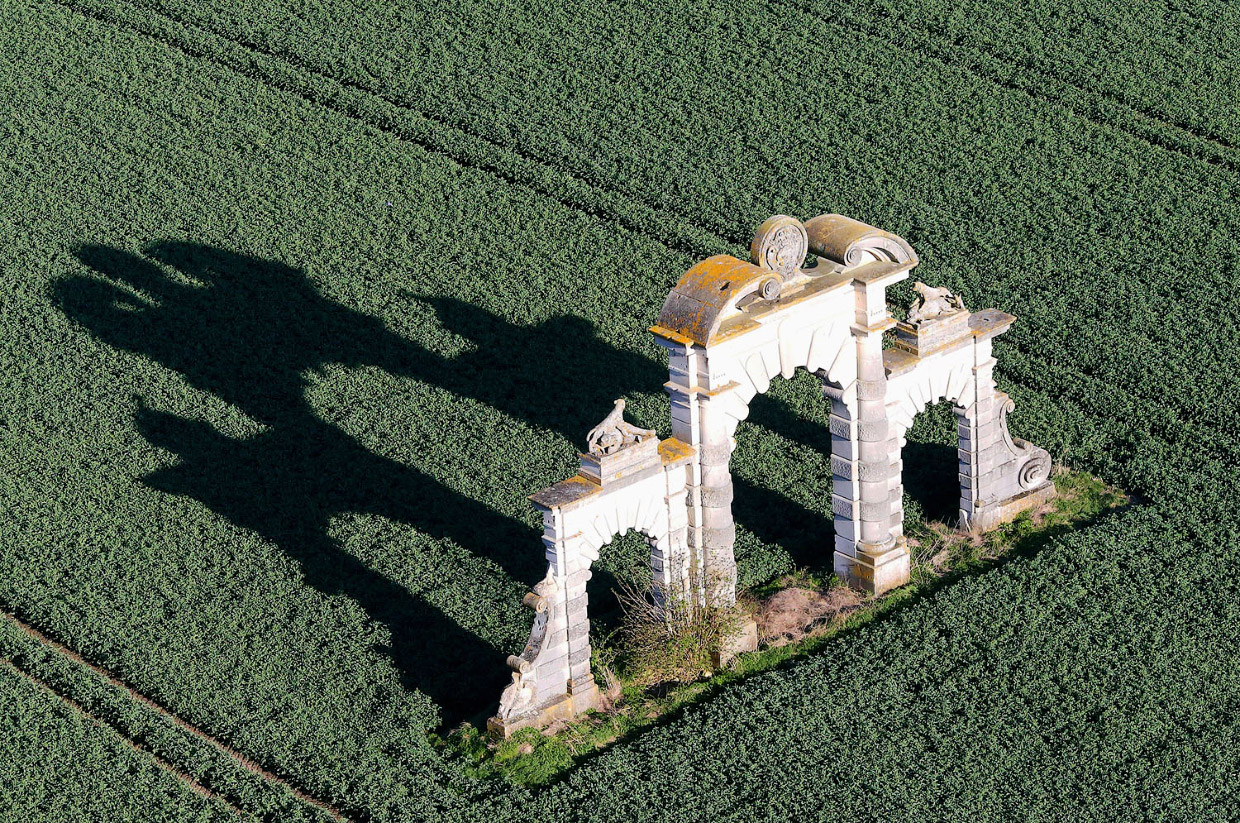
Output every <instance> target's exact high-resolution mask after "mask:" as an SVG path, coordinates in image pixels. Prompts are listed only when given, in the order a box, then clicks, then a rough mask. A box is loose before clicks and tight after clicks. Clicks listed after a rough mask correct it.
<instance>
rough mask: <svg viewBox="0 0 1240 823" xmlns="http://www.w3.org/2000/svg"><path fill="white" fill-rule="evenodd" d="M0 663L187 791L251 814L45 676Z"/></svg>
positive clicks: (240, 813)
mask: <svg viewBox="0 0 1240 823" xmlns="http://www.w3.org/2000/svg"><path fill="white" fill-rule="evenodd" d="M0 666H4V667H5V668H8V669H9V670H10V671H12V672H13V673H15V674H16V675H17V676H18V677H20V678H22V679H23V680H25V681H27V682H29V683H31V684H33V685H34V686H36V687H38V688H39V689H40V690H41V691H45V692H47V693H48V694H50V695H51V696H52V697H54V698H56V699H57V700H58V701H60V702H61V703H64V704H65V705H66V706H68V707H69V709H70V710H71V711H72V712H73V713H74V714H76V715H78V716H79V717H81V718H83V719H84V720H87V721H89V722H90V723H92V724H93V725H95V726H101V727H103V728H107V729H110V730H111V731H112V732H113V733H114V734H116V735H117V736H118V737H120V739H121V740H123V741H124V742H125V745H127V746H129V748H131V749H133V750H134V751H136V752H139V753H141V754H144V755H146V756H147V757H149V758H150V759H151V760H152V761H154V763H155V765H156V766H158V767H159V768H161V769H163V770H164V771H166V772H168V773H169V774H171V775H172V776H173V777H175V778H177V779H178V780H180V781H181V782H182V783H184V784H185V785H187V786H188V787H189V789H190V791H192V792H193V793H194V794H196V795H198V796H199V797H203V798H206V799H207V800H218V801H220V802H221V803H223V804H224V805H226V806H228V808H230V809H232V810H233V812H235V813H236V815H237V816H238V817H253V815H251V814H249V813H248V812H246V811H245V810H244V809H242V808H241V807H240V806H238V805H237V804H235V803H233V802H232V801H231V800H229V799H228V798H227V797H224V796H223V795H221V794H219V793H217V792H214V791H212V790H211V789H208V788H207V787H206V786H204V785H202V784H201V783H199V782H198V781H197V780H196V779H195V778H194V776H193V775H191V774H190V773H189V772H186V771H184V770H183V769H181V768H180V767H179V766H177V765H175V764H173V763H170V762H168V761H167V760H165V759H164V758H162V757H160V756H159V755H158V754H156V753H155V752H153V751H151V750H150V749H149V748H147V747H146V746H143V745H142V744H141V743H139V742H138V741H136V740H134V739H133V738H132V737H130V736H129V735H127V734H125V732H124V731H123V730H122V729H119V728H117V727H116V726H115V725H113V724H112V723H109V722H108V721H106V720H104V719H103V718H102V717H100V716H99V715H97V714H95V713H93V712H91V711H90V710H89V709H87V708H86V707H85V706H83V705H82V704H81V703H79V702H77V701H76V700H74V699H73V698H72V697H70V696H69V695H67V694H64V693H63V692H61V691H59V690H58V689H57V688H56V687H55V686H53V685H52V684H50V683H48V682H47V681H46V680H44V679H42V678H41V677H38V676H37V675H35V674H32V673H31V672H28V671H26V670H25V669H23V668H22V667H21V666H19V665H17V664H16V663H14V662H13V661H12V660H10V659H8V658H4V657H0Z"/></svg>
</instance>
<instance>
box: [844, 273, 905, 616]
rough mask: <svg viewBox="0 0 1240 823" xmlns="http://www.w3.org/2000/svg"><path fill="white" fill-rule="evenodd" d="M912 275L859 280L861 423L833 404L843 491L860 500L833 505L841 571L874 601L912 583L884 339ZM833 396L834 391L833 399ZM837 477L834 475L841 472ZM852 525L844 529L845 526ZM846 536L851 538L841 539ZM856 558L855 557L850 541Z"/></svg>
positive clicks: (858, 402)
mask: <svg viewBox="0 0 1240 823" xmlns="http://www.w3.org/2000/svg"><path fill="white" fill-rule="evenodd" d="M905 276H907V274H906V273H905V272H897V273H892V272H884V271H879V272H874V273H870V274H867V275H863V276H858V277H857V278H855V279H854V281H853V287H854V292H855V295H856V322H855V323H854V324H853V327H852V333H853V338H854V341H855V343H856V356H857V381H856V383H855V392H856V394H855V400H854V404H855V406H854V407H855V409H856V415H855V416H856V423H855V424H853V425H850V426H848V427H847V428H846V427H845V425H844V421H843V420H842V419H839V418H840V415H838V414H837V411H838V406H840V405H843V400H844V399H845V398H846V397H847V392H846V391H845V392H843V393H841V398H840V403H836V402H835V401H834V399H833V403H832V424H833V426H838V427H839V430H840V431H841V433H842V432H844V431H847V432H848V433H849V435H850V437H849V438H847V439H846V438H844V437H837V436H836V435H835V429H834V428H833V430H832V441H831V445H832V453H833V455H834V456H835V457H836V458H837V459H836V460H834V461H833V466H837V465H838V466H839V468H840V469H842V470H847V471H848V472H849V473H850V476H848V477H840V478H838V479H839V480H840V481H843V482H837V483H836V485H837V486H838V487H842V489H843V490H846V491H848V492H851V493H852V497H851V499H849V498H848V497H847V496H845V495H840V494H839V491H838V490H837V491H836V493H835V494H836V496H835V497H833V499H832V509H833V510H834V511H835V512H836V534H837V538H836V543H837V545H836V555H835V562H834V566H835V569H836V573H837V574H840V575H841V576H842V577H843V578H844V579H845V580H846V581H847V582H848V583H849V584H850V585H854V586H857V587H858V588H862V589H865V590H866V591H869V592H872V593H874V594H882V593H883V592H885V591H888V590H890V589H893V588H895V587H897V586H902V585H904V584H905V583H907V582H908V579H909V554H908V548H907V547H906V546H905V544H904V540H903V536H902V534H901V532H900V529H899V526H898V525H897V523H898V520H897V518H898V517H899V514H900V509H901V504H900V501H899V499H898V498H897V499H896V500H895V501H894V502H893V493H894V492H896V491H897V490H898V489H899V488H900V484H899V475H898V474H897V475H896V477H895V480H894V481H893V479H892V471H893V468H894V469H896V470H897V471H898V468H899V460H900V450H899V446H898V439H897V438H896V437H895V436H894V433H893V432H892V431H891V430H890V428H889V425H890V424H889V421H888V414H887V372H886V368H885V366H884V363H883V338H882V335H883V332H884V331H886V330H887V329H889V328H891V326H893V325H894V324H895V321H894V320H893V319H892V318H891V316H890V315H889V314H888V312H887V299H886V290H887V286H888V285H889V284H890V283H892V282H895V281H896V280H898V279H901V278H903V277H905ZM830 396H831V393H830V392H828V397H830ZM833 470H834V469H833ZM841 521H844V522H841ZM841 534H842V535H843V536H844V539H843V540H841V539H840V536H841ZM850 536H851V539H852V541H853V542H852V546H851V548H852V554H851V556H850V555H849V554H848V552H847V549H848V548H849V547H848V539H849V537H850Z"/></svg>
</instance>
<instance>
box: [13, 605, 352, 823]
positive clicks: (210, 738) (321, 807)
mask: <svg viewBox="0 0 1240 823" xmlns="http://www.w3.org/2000/svg"><path fill="white" fill-rule="evenodd" d="M0 615H3V617H4V618H5V619H7V620H8V621H10V622H11V623H13V624H14V625H15V626H16V627H17V628H18V629H19V630H20V631H21V632H22V633H23V634H25V635H26V636H28V637H30V638H31V639H33V640H35V641H36V642H38V643H39V644H40V645H41V646H44V647H45V648H48V649H50V650H52V651H53V652H55V653H56V654H58V655H59V656H61V657H63V658H66V659H68V660H71V661H72V662H74V663H76V664H77V665H78V666H81V667H82V668H85V669H87V670H89V671H90V672H91V673H93V674H94V675H95V676H97V677H99V678H101V679H102V680H103V681H105V682H106V683H107V684H108V685H110V686H112V687H113V688H116V689H119V690H121V691H123V692H125V693H126V694H127V695H128V696H129V698H130V699H131V700H133V701H134V702H136V703H139V704H141V705H142V706H144V707H145V708H147V709H149V710H150V711H152V712H154V713H155V714H156V715H157V716H158V717H159V718H160V719H161V720H163V721H165V722H167V723H170V724H172V725H173V726H176V727H177V728H179V729H181V730H182V731H185V732H187V733H189V734H190V735H192V736H193V737H195V738H196V739H198V740H199V741H201V742H203V743H206V744H208V745H209V746H210V747H211V748H213V749H214V750H215V751H217V752H218V753H220V754H222V755H224V756H226V757H227V758H228V760H229V761H231V762H232V763H234V764H235V765H237V766H240V767H241V768H242V769H244V770H245V771H247V772H249V773H250V774H252V775H254V776H256V777H259V778H261V779H262V780H264V781H265V782H267V783H269V784H271V785H274V786H276V787H278V788H280V789H283V790H285V791H287V792H289V793H290V794H291V795H292V796H293V797H295V798H297V799H298V800H299V801H301V802H302V803H304V804H306V805H309V806H312V807H314V808H315V809H316V810H317V811H320V812H323V813H324V814H327V815H328V816H330V817H331V818H332V819H334V820H337V821H339V823H352V821H351V819H350V818H349V817H348V816H347V815H345V814H344V812H342V811H340V810H339V809H337V808H336V807H335V806H333V805H332V804H330V803H327V802H325V801H323V800H319V799H318V798H316V797H313V796H312V795H310V794H308V793H306V792H305V791H304V790H302V789H300V788H298V787H297V786H295V785H294V784H293V783H292V782H290V781H289V780H288V779H287V778H284V777H281V776H280V775H278V774H276V773H275V772H273V771H271V770H270V769H268V768H266V767H264V766H262V765H260V764H259V763H257V762H256V761H255V760H253V759H252V758H249V757H247V756H245V755H244V754H242V753H241V752H239V751H237V750H236V749H235V748H233V747H232V746H230V745H228V744H227V743H225V742H223V741H222V740H220V739H219V738H217V737H215V736H214V735H212V734H210V733H209V732H206V731H204V730H203V729H201V728H199V727H198V726H195V725H194V724H193V723H190V722H189V721H188V720H185V719H183V718H181V717H180V716H178V715H176V714H174V713H173V712H172V711H171V710H169V709H167V708H165V707H164V706H162V705H160V704H159V703H157V702H156V701H155V700H153V699H151V698H150V697H147V696H146V695H145V694H143V693H141V692H139V691H138V690H137V689H135V688H133V687H132V686H130V685H129V684H127V683H125V682H124V681H122V680H121V679H120V678H119V677H117V676H116V675H114V674H113V673H112V672H110V671H108V670H107V669H105V668H104V667H102V666H100V665H98V664H97V663H92V662H91V661H89V660H87V659H86V658H84V657H82V655H80V654H78V653H77V652H75V651H74V650H73V649H71V648H69V647H68V646H66V645H65V644H64V643H61V642H60V641H59V640H56V639H55V638H52V637H50V636H48V635H47V634H46V633H44V632H43V631H41V630H40V629H38V628H36V627H34V626H33V625H31V624H30V623H27V622H26V621H25V620H23V619H22V618H20V617H18V616H17V615H16V614H14V612H13V611H12V610H11V609H10V608H8V607H7V606H3V607H0ZM0 662H3V663H6V664H8V665H9V666H11V667H12V668H13V669H14V670H16V671H17V672H18V673H20V674H21V675H22V676H23V677H25V678H26V679H28V680H30V681H32V682H34V683H36V684H38V685H39V686H41V687H42V688H44V689H46V690H47V691H49V692H51V693H52V694H54V695H56V696H57V697H59V698H60V699H61V700H63V701H65V702H66V703H67V704H68V705H69V706H70V707H72V708H73V710H74V711H76V712H78V713H80V714H82V715H83V716H84V717H86V718H88V719H90V720H92V721H93V722H95V723H100V724H103V725H106V726H107V727H108V728H110V729H112V731H114V732H116V733H117V734H118V735H120V736H121V737H122V738H123V739H124V740H125V741H126V742H127V743H128V744H129V745H130V746H132V747H133V748H134V749H136V750H138V751H141V752H144V753H146V754H148V755H149V756H150V757H152V758H153V759H154V760H155V761H156V763H157V764H158V765H159V766H160V767H161V768H163V769H165V770H166V771H169V772H171V773H172V774H174V775H176V776H177V777H179V778H180V779H182V780H183V781H185V782H186V783H188V784H189V785H190V788H192V789H193V790H194V791H195V792H197V793H198V794H200V795H203V796H204V797H208V796H209V797H215V798H219V799H220V800H221V801H223V802H224V803H226V804H227V805H228V806H230V807H231V808H233V809H235V810H236V811H237V812H238V813H240V814H245V815H247V816H251V817H252V816H253V815H252V814H250V813H249V812H245V811H244V810H243V809H242V808H241V807H240V806H238V805H237V803H236V802H235V801H234V800H230V799H229V798H227V797H224V796H223V795H222V794H220V793H219V792H218V791H216V790H212V789H210V788H208V787H206V786H204V785H202V784H201V783H199V782H198V780H197V779H196V778H194V777H193V776H192V775H190V774H189V773H188V772H186V771H185V770H184V769H182V768H180V767H178V766H176V765H175V764H173V763H170V762H169V761H167V760H165V759H164V758H162V757H160V756H159V755H158V754H156V753H155V752H153V751H152V750H151V749H150V748H149V747H148V746H144V745H143V744H142V743H140V742H139V741H137V740H135V739H134V738H133V736H131V735H130V734H129V733H128V732H126V731H125V730H124V729H123V728H121V727H120V726H118V725H116V724H114V723H111V722H109V721H107V720H103V719H101V718H100V717H99V716H98V715H96V714H94V713H92V712H91V711H90V710H89V709H87V708H86V707H85V706H83V705H82V704H81V703H79V702H78V701H77V700H75V699H74V698H72V697H70V696H69V695H67V694H65V693H64V692H63V691H61V690H59V689H57V688H55V687H54V686H52V685H51V684H50V683H48V682H47V681H45V680H43V679H42V678H40V677H38V676H37V675H35V674H32V673H31V672H29V671H26V670H25V669H24V668H22V667H21V666H19V665H18V663H17V662H15V661H13V660H12V659H10V658H7V657H6V658H0Z"/></svg>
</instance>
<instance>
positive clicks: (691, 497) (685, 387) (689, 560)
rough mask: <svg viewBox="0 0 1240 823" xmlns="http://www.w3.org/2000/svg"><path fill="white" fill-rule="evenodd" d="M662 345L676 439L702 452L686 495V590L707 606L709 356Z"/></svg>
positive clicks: (688, 346) (684, 346) (685, 346)
mask: <svg viewBox="0 0 1240 823" xmlns="http://www.w3.org/2000/svg"><path fill="white" fill-rule="evenodd" d="M655 340H656V341H657V342H658V343H659V345H661V346H663V347H664V348H666V349H667V353H668V380H667V383H665V384H664V385H663V388H664V389H665V390H666V391H667V393H668V395H669V396H670V397H671V417H672V437H674V438H676V439H677V440H680V441H681V442H683V443H687V444H688V445H690V446H692V447H693V448H695V449H698V450H699V452H698V454H697V455H695V456H694V458H693V460H692V461H691V462H690V464H689V466H688V471H687V474H686V478H685V481H686V495H685V553H686V569H685V572H686V579H685V583H684V585H685V587H686V591H690V595H691V597H692V598H693V599H694V600H695V601H696V602H697V603H699V604H705V602H706V592H705V591H704V589H703V588H702V585H701V583H702V578H703V574H702V572H703V571H704V569H705V565H706V560H705V556H704V554H705V546H704V545H703V535H702V527H701V522H702V502H701V501H702V497H701V487H702V465H701V453H700V449H701V446H702V438H701V434H700V432H701V417H702V414H701V408H700V406H699V404H698V392H699V391H701V387H702V386H703V384H704V382H705V360H706V353H705V352H704V351H703V350H702V348H701V347H700V346H697V345H695V344H693V343H691V342H688V341H684V342H676V341H672V340H670V339H665V338H662V337H656V338H655Z"/></svg>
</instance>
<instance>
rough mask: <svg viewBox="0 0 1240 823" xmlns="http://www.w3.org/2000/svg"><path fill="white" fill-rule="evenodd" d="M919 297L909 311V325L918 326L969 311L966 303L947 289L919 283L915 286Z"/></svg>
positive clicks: (914, 300)
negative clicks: (947, 315)
mask: <svg viewBox="0 0 1240 823" xmlns="http://www.w3.org/2000/svg"><path fill="white" fill-rule="evenodd" d="M913 288H914V289H915V290H916V291H917V297H915V298H914V299H913V303H912V305H910V306H909V309H908V323H910V324H917V323H920V322H922V321H923V320H932V319H934V318H936V317H942V316H943V315H946V314H955V313H957V312H962V311H968V309H966V308H965V307H964V301H963V300H961V299H960V298H959V297H958V296H957V295H955V294H952V293H951V291H949V290H948V289H945V288H934V287H933V286H927V285H926V284H925V283H922V282H921V281H918V282H916V283H914V284H913Z"/></svg>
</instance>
